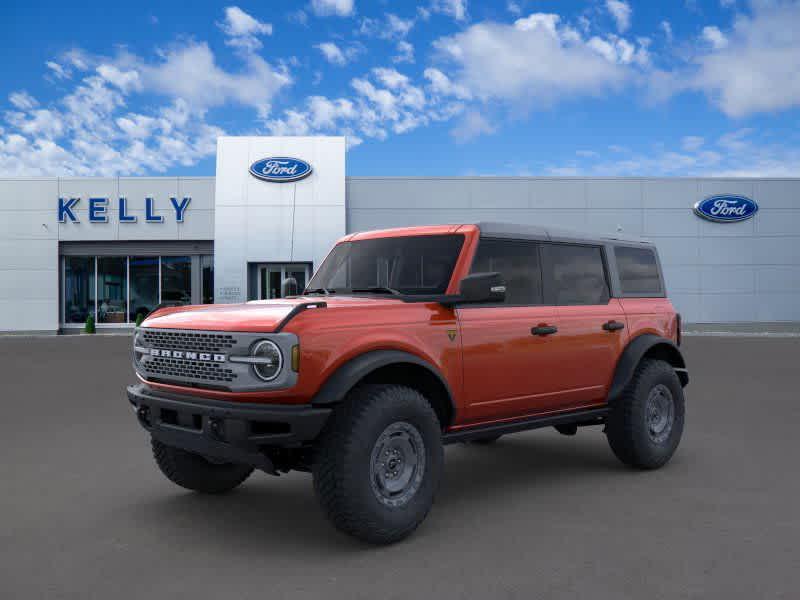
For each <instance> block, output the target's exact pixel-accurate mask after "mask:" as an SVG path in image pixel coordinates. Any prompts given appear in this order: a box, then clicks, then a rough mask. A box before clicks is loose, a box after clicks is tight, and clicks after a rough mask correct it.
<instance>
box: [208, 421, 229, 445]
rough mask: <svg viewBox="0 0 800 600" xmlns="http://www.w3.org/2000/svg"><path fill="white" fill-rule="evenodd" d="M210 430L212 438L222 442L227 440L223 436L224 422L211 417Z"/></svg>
mask: <svg viewBox="0 0 800 600" xmlns="http://www.w3.org/2000/svg"><path fill="white" fill-rule="evenodd" d="M208 428H209V430H210V431H211V437H213V438H214V439H217V440H220V441H224V440H225V436H224V434H223V426H222V421H221V420H220V419H217V418H215V417H211V418H210V419H209V420H208Z"/></svg>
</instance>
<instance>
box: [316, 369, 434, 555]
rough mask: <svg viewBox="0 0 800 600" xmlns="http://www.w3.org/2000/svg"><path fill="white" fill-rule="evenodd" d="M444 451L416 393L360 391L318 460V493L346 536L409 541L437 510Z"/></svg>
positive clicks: (340, 414) (326, 434)
mask: <svg viewBox="0 0 800 600" xmlns="http://www.w3.org/2000/svg"><path fill="white" fill-rule="evenodd" d="M443 461H444V451H443V448H442V432H441V427H440V425H439V420H438V419H437V417H436V413H435V412H434V410H433V408H431V405H430V404H429V403H428V401H427V400H426V399H425V398H424V397H423V396H422V394H420V393H419V392H418V391H417V390H415V389H412V388H409V387H406V386H402V385H388V384H387V385H383V384H370V385H362V386H358V387H357V388H355V389H354V390H352V391H351V392H350V393H349V394H348V396H347V398H346V399H345V400H344V401H343V402H342V403H341V404H339V405H338V406H337V407H336V408H335V410H334V411H333V414H332V415H331V418H330V419H329V421H328V423H327V424H326V426H325V429H324V430H323V432H322V434H321V436H320V439H319V440H318V443H317V446H316V448H315V453H314V465H313V474H314V489H315V491H316V494H317V498H318V499H319V502H320V505H321V506H322V508H323V510H324V511H325V514H326V515H327V517H328V518H329V519H330V520H331V522H332V523H333V524H334V525H335V526H336V527H337V528H338V529H339V530H341V531H343V532H345V533H347V534H349V535H352V536H354V537H357V538H359V539H362V540H365V541H367V542H371V543H376V544H388V543H392V542H396V541H399V540H401V539H403V538H404V537H406V536H408V535H409V534H411V533H412V532H413V531H414V530H415V529H416V528H417V527H418V526H419V524H420V523H421V522H422V521H423V520H424V519H425V517H426V515H427V514H428V511H429V510H430V509H431V506H432V505H433V500H434V497H435V494H436V491H437V489H438V487H439V480H440V479H441V473H442V465H443Z"/></svg>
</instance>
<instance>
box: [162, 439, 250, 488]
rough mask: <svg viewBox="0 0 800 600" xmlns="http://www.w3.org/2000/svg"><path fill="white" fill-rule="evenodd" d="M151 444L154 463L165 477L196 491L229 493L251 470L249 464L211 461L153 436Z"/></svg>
mask: <svg viewBox="0 0 800 600" xmlns="http://www.w3.org/2000/svg"><path fill="white" fill-rule="evenodd" d="M151 443H152V446H153V457H154V458H155V459H156V464H157V465H158V468H159V469H161V472H162V473H163V474H164V475H165V476H166V477H167V479H169V480H170V481H171V482H172V483H175V484H177V485H179V486H181V487H184V488H186V489H189V490H194V491H196V492H204V493H206V494H221V493H223V492H228V491H230V490H232V489H233V488H235V487H236V486H238V485H239V484H241V483H242V482H244V480H245V479H247V478H248V477H249V476H250V473H252V472H253V468H252V467H248V466H246V465H235V464H231V463H215V462H211V461H209V460H208V459H206V458H203V457H202V456H200V455H199V454H192V453H191V452H187V451H186V450H181V449H180V448H173V447H172V446H167V445H165V444H162V443H161V442H159V441H158V440H156V439H151Z"/></svg>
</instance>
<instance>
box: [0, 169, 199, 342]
mask: <svg viewBox="0 0 800 600" xmlns="http://www.w3.org/2000/svg"><path fill="white" fill-rule="evenodd" d="M120 196H125V197H126V198H127V199H128V209H129V210H128V213H129V214H133V215H136V216H137V221H136V222H135V223H120V222H119V212H118V199H119V197H120ZM147 196H150V197H152V198H154V200H155V206H156V208H157V212H158V214H161V215H163V216H164V222H163V223H147V222H146V221H145V219H144V202H145V198H146V197H147ZM185 196H189V197H191V198H192V200H191V203H190V204H189V207H188V209H187V210H186V212H185V215H184V221H183V222H182V223H177V222H176V221H175V211H174V209H173V208H172V204H171V203H170V200H169V199H170V197H176V198H179V199H181V198H183V197H185ZM71 197H74V198H80V202H79V203H78V204H77V205H76V207H75V209H74V211H73V212H74V213H75V216H76V217H77V219H78V222H77V223H73V222H71V221H70V220H66V222H64V223H59V222H58V199H59V198H71ZM92 197H95V198H108V221H107V222H106V223H90V222H89V218H88V212H87V211H88V199H89V198H92ZM213 237H214V178H213V177H112V178H101V177H91V178H88V177H87V178H84V177H75V178H72V177H68V178H16V179H0V332H9V331H11V332H14V331H47V332H55V331H57V330H58V327H59V300H60V294H61V291H60V289H59V284H60V279H59V275H60V273H59V269H60V266H59V258H58V243H59V241H117V240H120V241H122V240H212V239H213Z"/></svg>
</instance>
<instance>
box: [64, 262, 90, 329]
mask: <svg viewBox="0 0 800 600" xmlns="http://www.w3.org/2000/svg"><path fill="white" fill-rule="evenodd" d="M94 289H95V288H94V256H65V257H64V322H66V323H85V322H86V317H88V316H89V315H94Z"/></svg>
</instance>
